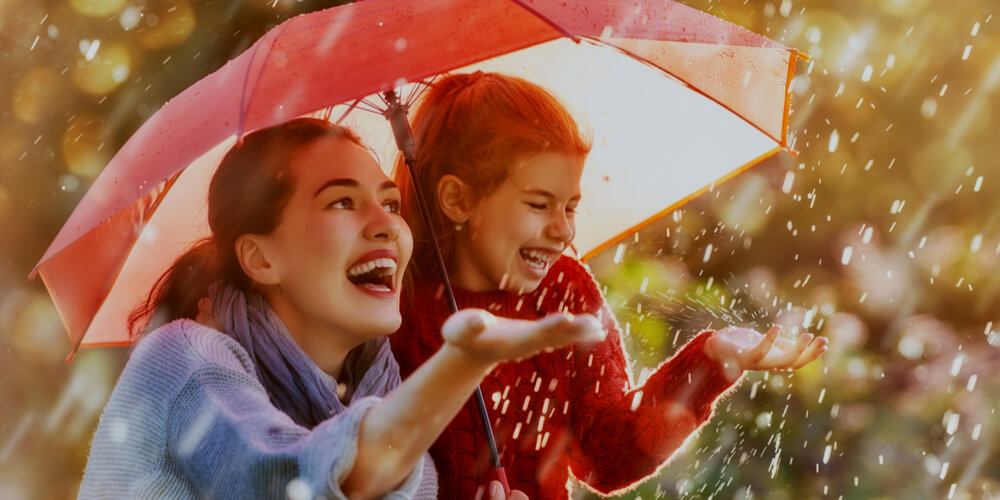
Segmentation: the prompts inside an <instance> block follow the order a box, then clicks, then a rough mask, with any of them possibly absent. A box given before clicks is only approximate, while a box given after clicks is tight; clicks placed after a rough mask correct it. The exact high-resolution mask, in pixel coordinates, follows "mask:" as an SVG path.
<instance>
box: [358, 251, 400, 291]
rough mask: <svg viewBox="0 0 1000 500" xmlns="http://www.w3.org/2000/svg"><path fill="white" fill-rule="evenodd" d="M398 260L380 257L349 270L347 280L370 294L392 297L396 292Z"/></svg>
mask: <svg viewBox="0 0 1000 500" xmlns="http://www.w3.org/2000/svg"><path fill="white" fill-rule="evenodd" d="M396 267H397V266H396V260H395V259H392V258H389V257H379V258H375V259H371V260H367V261H365V262H361V263H359V264H355V265H353V266H351V267H350V269H348V270H347V280H348V281H350V282H351V283H352V284H354V286H356V287H358V288H360V289H361V290H362V291H364V292H365V293H368V294H369V295H374V296H376V297H391V296H393V295H395V292H396Z"/></svg>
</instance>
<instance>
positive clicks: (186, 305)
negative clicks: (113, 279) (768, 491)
mask: <svg viewBox="0 0 1000 500" xmlns="http://www.w3.org/2000/svg"><path fill="white" fill-rule="evenodd" d="M221 278H222V272H221V269H220V268H219V257H218V251H217V250H216V246H215V241H214V240H213V239H211V238H205V239H203V240H200V241H198V242H197V243H195V244H194V245H193V246H192V247H191V248H190V249H188V251H187V252H185V253H184V255H182V256H181V257H180V258H178V259H177V260H176V261H174V263H173V265H171V266H170V268H169V269H167V271H166V272H165V273H163V274H162V275H161V276H160V278H159V279H158V280H156V284H155V285H154V286H153V289H152V290H150V292H149V296H148V297H146V300H145V302H144V303H143V304H141V305H139V307H136V308H135V309H133V310H132V312H131V313H130V314H129V317H128V331H129V336H130V337H131V338H132V339H133V340H135V339H137V338H138V337H140V336H141V335H142V334H143V333H144V332H147V331H150V330H153V329H155V328H157V327H159V326H160V325H162V324H165V323H167V322H169V321H171V320H174V319H178V318H190V319H194V318H195V316H197V315H198V300H200V299H201V298H203V297H207V296H208V287H209V285H211V284H212V283H214V282H215V281H217V280H219V279H221Z"/></svg>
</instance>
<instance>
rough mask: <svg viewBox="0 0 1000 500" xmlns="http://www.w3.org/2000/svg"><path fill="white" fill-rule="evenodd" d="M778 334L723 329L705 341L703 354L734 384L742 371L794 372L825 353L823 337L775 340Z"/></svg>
mask: <svg viewBox="0 0 1000 500" xmlns="http://www.w3.org/2000/svg"><path fill="white" fill-rule="evenodd" d="M780 332H781V327H780V326H777V325H775V326H772V327H771V329H770V330H768V331H767V334H766V335H761V334H760V333H759V332H757V331H756V330H752V329H750V328H736V327H727V328H723V329H722V330H719V331H717V332H715V333H714V334H712V336H711V337H709V338H708V340H706V341H705V354H706V355H707V356H709V357H710V358H712V359H714V360H716V361H718V362H719V363H720V364H721V365H722V366H723V368H724V369H725V371H726V376H727V377H729V379H730V380H736V379H737V378H739V376H740V375H741V374H742V373H743V372H744V371H746V370H776V371H777V370H780V371H791V370H797V369H799V368H802V367H803V366H805V365H807V364H809V363H810V362H811V361H813V360H815V359H816V358H819V357H820V356H822V355H823V353H824V352H826V349H827V343H828V341H827V339H826V337H816V336H814V335H813V334H811V333H806V332H803V333H801V334H799V335H797V336H796V338H794V339H791V340H789V339H783V338H778V334H779V333H780Z"/></svg>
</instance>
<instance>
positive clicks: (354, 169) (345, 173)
mask: <svg viewBox="0 0 1000 500" xmlns="http://www.w3.org/2000/svg"><path fill="white" fill-rule="evenodd" d="M294 170H295V175H296V177H297V178H298V179H299V181H300V183H301V184H302V185H303V187H306V188H308V187H315V185H321V184H323V183H325V182H326V181H327V180H329V179H331V178H350V179H354V180H356V181H357V182H358V183H359V184H361V185H362V186H369V185H370V186H371V187H375V186H378V185H379V184H381V183H383V182H385V181H386V180H387V179H388V177H386V175H385V173H384V172H382V169H381V168H380V167H379V166H378V163H376V162H375V159H374V158H373V157H372V155H371V153H369V152H368V150H366V149H365V148H363V147H361V146H360V145H358V144H356V143H354V142H352V141H350V140H347V139H343V138H339V137H329V138H323V139H319V140H317V141H315V142H313V143H312V144H310V145H308V146H306V147H305V148H303V150H302V151H300V152H299V154H298V155H297V156H296V158H295V165H294Z"/></svg>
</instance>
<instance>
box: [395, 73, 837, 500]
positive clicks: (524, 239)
mask: <svg viewBox="0 0 1000 500" xmlns="http://www.w3.org/2000/svg"><path fill="white" fill-rule="evenodd" d="M413 131H414V135H415V137H416V140H417V143H418V144H419V145H420V147H419V151H418V156H417V163H416V166H415V167H414V171H415V172H416V175H417V176H418V177H419V179H420V183H419V184H420V186H421V187H422V189H424V193H423V195H424V198H425V199H427V200H429V201H428V203H430V204H432V209H431V210H432V220H433V221H434V224H435V226H436V227H435V229H436V230H437V234H438V235H440V239H439V242H438V243H439V244H440V245H441V247H442V251H443V254H444V258H445V261H446V262H447V264H448V271H449V277H450V279H451V282H452V283H453V284H454V285H455V290H454V291H455V299H456V301H457V303H458V305H459V307H472V308H483V309H487V310H489V311H490V312H492V313H494V314H496V315H497V316H503V317H510V318H521V319H535V318H539V317H543V316H544V315H546V314H551V313H554V312H558V311H568V312H571V313H578V314H584V313H592V314H597V315H598V316H599V317H601V318H602V319H603V321H604V328H605V329H606V330H607V331H608V335H607V338H606V339H605V340H604V341H603V342H600V343H595V344H590V345H576V346H572V347H569V348H566V349H562V350H559V351H555V352H550V353H543V354H540V355H538V356H534V357H532V358H529V359H523V360H520V361H517V362H510V363H503V364H501V365H500V366H498V367H497V369H496V370H494V371H492V372H491V373H490V374H489V376H487V377H486V379H485V380H484V381H483V384H482V388H483V393H484V395H485V396H486V398H487V401H490V402H491V403H492V405H491V406H492V409H493V415H492V417H493V419H494V426H493V428H494V431H495V435H496V439H497V443H498V446H499V448H500V450H501V453H502V455H503V456H502V461H503V463H504V465H505V466H506V470H507V475H508V477H509V479H510V483H511V485H512V486H513V487H515V488H517V489H520V490H523V491H525V492H526V493H527V494H528V495H529V496H530V497H532V498H546V499H549V498H552V499H558V498H567V496H568V494H567V489H566V485H567V480H568V477H569V475H570V473H571V472H572V474H573V476H574V477H576V478H579V479H580V480H581V481H582V482H583V483H584V484H586V485H587V486H589V487H590V488H592V489H593V490H595V491H597V492H599V493H604V494H610V493H617V492H621V491H622V490H626V489H628V488H631V487H633V486H635V485H636V484H638V483H639V482H641V481H642V480H643V479H644V478H646V477H649V476H650V475H652V474H655V473H656V471H657V470H658V469H659V468H660V467H662V466H663V464H665V463H666V462H667V461H668V460H669V458H670V457H671V456H672V455H673V454H674V453H675V452H676V451H677V450H678V449H679V448H680V447H681V445H682V444H683V443H684V442H685V440H686V439H687V438H688V437H689V436H690V435H691V434H692V433H694V432H696V431H697V430H698V429H699V428H700V427H701V426H702V425H704V423H705V422H707V421H708V420H709V419H710V418H711V416H712V414H713V412H714V407H715V406H716V404H717V402H718V401H719V400H720V399H721V398H722V397H724V396H725V395H726V394H727V393H729V392H731V391H732V390H733V387H735V386H736V385H737V382H738V381H739V379H740V377H741V376H742V374H743V372H744V371H746V370H763V369H795V368H799V367H801V366H803V365H805V364H806V363H808V362H810V361H812V360H813V359H815V358H816V357H818V356H820V355H821V354H822V352H823V351H824V350H825V345H826V339H822V338H814V337H813V336H812V335H811V334H804V335H801V336H799V337H798V339H797V342H790V341H785V340H782V339H777V333H778V332H777V330H776V329H772V330H771V331H769V332H768V334H767V335H766V336H765V335H762V334H759V333H757V332H753V331H750V330H743V329H735V328H725V329H722V330H719V331H717V332H716V331H705V332H701V333H700V334H698V335H697V336H695V337H694V338H693V339H692V340H690V341H689V342H688V343H687V344H685V345H684V346H682V347H681V349H679V351H678V353H677V354H676V355H675V356H673V357H672V358H671V359H669V360H667V361H665V362H664V363H663V364H661V365H660V366H659V367H657V369H656V370H655V371H654V372H653V373H652V374H651V376H650V377H649V378H648V379H647V380H646V381H645V382H644V383H643V384H641V385H638V384H635V383H633V381H632V380H631V378H630V376H629V369H628V361H627V360H626V358H625V353H624V350H623V349H622V345H621V335H620V332H619V329H618V326H617V324H616V321H615V318H614V315H613V314H612V312H611V308H610V307H608V304H607V302H606V300H605V298H604V295H603V294H602V293H601V290H600V287H599V286H598V284H597V282H596V281H595V280H594V278H593V276H591V274H590V272H589V271H588V270H587V269H586V267H585V266H584V264H583V263H581V262H579V261H577V260H575V259H573V258H571V257H569V256H566V255H563V252H564V250H566V249H567V248H568V247H569V245H570V244H571V243H572V241H573V237H574V235H575V222H574V213H575V210H576V206H577V203H578V202H579V201H580V180H581V176H582V174H583V168H584V162H585V160H586V157H587V154H588V153H589V151H590V145H589V143H588V142H587V141H586V140H585V138H583V137H582V136H581V134H580V132H579V129H578V127H577V124H576V122H575V121H574V120H573V117H572V116H571V115H570V114H569V112H568V111H567V110H566V109H565V108H564V107H563V106H562V105H561V104H560V103H559V102H558V100H557V99H556V98H555V97H554V96H552V95H551V94H550V93H549V92H547V91H546V90H545V89H543V88H541V87H539V86H538V85H535V84H533V83H531V82H528V81H525V80H523V79H520V78H515V77H510V76H506V75H501V74H497V73H482V72H476V73H472V74H453V75H449V76H447V77H445V78H442V79H439V80H437V81H435V82H434V84H433V86H432V88H431V89H430V90H429V91H428V92H427V93H426V94H425V97H424V101H423V102H422V103H421V105H420V108H419V109H418V110H417V112H416V114H415V115H414V119H413ZM396 179H397V182H399V184H400V186H401V187H402V188H403V200H404V204H406V207H405V208H406V211H404V216H405V217H406V219H407V221H408V222H409V223H410V226H411V227H412V229H413V232H414V234H415V235H416V236H417V244H416V248H415V251H414V259H413V262H414V265H413V266H411V272H412V273H413V275H414V280H413V281H414V283H413V286H412V287H411V289H412V291H413V293H412V294H408V296H409V298H410V300H404V302H403V305H402V307H403V316H404V317H405V318H406V321H404V324H403V326H402V329H401V330H400V331H399V332H397V334H396V335H394V336H393V337H392V348H393V352H394V353H395V355H396V357H397V359H398V360H399V363H400V366H401V368H402V370H403V375H404V376H406V375H408V374H409V373H410V372H411V371H413V370H417V369H418V367H421V366H422V363H424V362H426V360H428V359H430V357H431V356H432V355H433V353H434V352H435V351H437V350H438V349H439V348H440V347H441V345H442V342H443V341H442V340H441V336H440V335H439V334H438V333H437V331H438V329H439V328H440V325H441V324H442V322H443V321H444V320H445V318H447V315H448V308H447V307H446V304H445V301H444V299H443V298H442V296H441V293H440V291H439V290H440V286H441V285H440V282H439V280H438V278H437V271H438V270H437V263H436V260H435V259H434V254H433V248H432V242H431V241H430V239H429V238H427V237H426V234H427V233H428V232H429V231H427V230H426V228H425V227H424V225H423V223H422V221H421V218H420V216H419V213H418V212H417V211H416V210H415V208H414V206H413V204H409V203H407V202H408V201H409V200H411V199H414V198H415V197H416V193H415V188H414V185H413V184H412V183H410V182H408V176H407V171H406V169H402V168H399V166H398V165H397V177H396ZM772 346H774V347H775V348H774V349H772ZM480 435H481V430H480V425H479V422H478V420H477V418H476V415H475V411H474V410H473V409H472V408H466V409H465V410H464V411H463V412H461V413H460V414H459V415H458V416H457V417H456V418H455V420H454V422H453V423H452V424H451V425H450V426H449V427H448V429H447V430H446V431H445V432H444V433H443V434H442V436H441V438H440V439H439V440H438V442H437V443H436V444H435V446H434V447H433V448H432V449H431V455H432V456H433V457H434V460H435V462H436V464H437V466H438V467H439V471H440V472H441V477H442V482H445V481H446V482H449V483H451V484H455V485H456V486H455V487H454V488H452V489H450V490H449V491H446V492H442V497H444V498H456V499H460V498H468V497H470V496H471V495H472V494H473V492H474V491H475V490H476V488H477V487H478V485H479V484H482V482H483V481H484V480H485V477H486V476H487V475H488V474H489V473H490V472H491V468H490V467H489V463H488V462H487V461H486V460H485V458H486V457H485V456H484V454H483V453H482V452H481V450H482V449H483V441H482V438H481V437H480Z"/></svg>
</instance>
